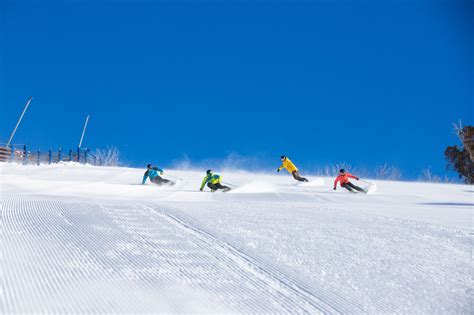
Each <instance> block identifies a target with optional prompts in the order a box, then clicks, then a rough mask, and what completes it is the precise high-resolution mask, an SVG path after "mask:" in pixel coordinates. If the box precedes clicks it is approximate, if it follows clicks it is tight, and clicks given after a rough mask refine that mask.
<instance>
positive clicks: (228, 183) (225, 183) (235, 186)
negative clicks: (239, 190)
mask: <svg viewBox="0 0 474 315" xmlns="http://www.w3.org/2000/svg"><path fill="white" fill-rule="evenodd" d="M222 183H223V184H225V185H229V186H232V187H238V186H235V185H232V184H229V183H226V182H222Z"/></svg>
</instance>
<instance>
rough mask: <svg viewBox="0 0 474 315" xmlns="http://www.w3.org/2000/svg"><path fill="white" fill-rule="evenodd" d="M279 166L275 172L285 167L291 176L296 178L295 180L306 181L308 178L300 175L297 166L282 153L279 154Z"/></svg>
mask: <svg viewBox="0 0 474 315" xmlns="http://www.w3.org/2000/svg"><path fill="white" fill-rule="evenodd" d="M281 162H282V164H281V166H280V167H279V168H278V169H277V172H279V171H281V170H282V169H283V168H285V169H286V170H287V171H288V173H290V174H291V175H293V178H294V179H296V180H297V181H300V182H308V180H307V179H306V178H304V177H301V175H300V173H299V172H298V168H297V167H296V166H295V164H293V162H291V160H290V159H289V158H287V157H286V156H284V155H282V156H281Z"/></svg>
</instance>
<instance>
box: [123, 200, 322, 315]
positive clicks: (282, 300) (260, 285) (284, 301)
mask: <svg viewBox="0 0 474 315" xmlns="http://www.w3.org/2000/svg"><path fill="white" fill-rule="evenodd" d="M142 209H146V210H147V211H146V213H147V214H146V215H147V216H148V217H149V216H150V212H151V211H150V210H151V209H150V208H144V207H142ZM153 214H154V215H153V216H152V217H151V219H152V220H153V219H154V220H158V221H159V222H160V223H161V225H163V223H164V224H165V225H167V226H169V227H171V228H172V229H173V230H174V231H173V233H177V232H185V234H186V239H188V240H189V239H190V236H191V238H195V240H192V241H193V243H195V245H197V246H198V247H199V251H198V252H203V251H204V252H208V253H210V254H211V255H212V259H208V260H217V261H218V262H219V263H220V264H221V265H222V266H225V269H229V270H228V271H226V273H229V271H231V272H232V273H233V274H234V275H236V276H237V279H235V280H233V281H238V282H239V283H248V284H251V285H252V286H254V287H255V288H256V289H257V292H260V294H261V293H262V292H264V293H265V294H266V295H269V298H271V303H273V304H277V305H280V311H279V312H282V311H283V312H285V313H288V312H295V311H297V312H298V313H301V312H303V313H309V312H312V313H314V312H315V311H316V310H315V309H310V311H308V310H307V306H305V305H300V304H298V303H297V302H295V301H293V299H291V298H289V297H287V296H281V294H279V291H278V290H277V289H275V288H272V287H268V286H267V283H264V282H262V281H260V279H255V278H254V277H253V274H249V273H248V272H247V270H243V269H242V268H240V266H237V265H235V264H233V263H232V262H229V260H228V257H227V256H222V255H220V253H214V251H215V248H214V247H212V246H209V245H210V244H208V243H207V242H203V241H202V239H201V238H200V237H197V236H199V235H195V234H194V233H189V232H190V231H189V230H187V229H184V230H183V228H182V226H180V225H177V224H176V223H175V222H173V221H170V220H169V218H168V217H166V216H161V215H160V214H158V216H157V214H156V212H155V211H154V210H153ZM149 218H150V217H149ZM121 219H122V220H123V219H124V218H123V217H122V218H121ZM126 221H127V220H125V222H126ZM155 222H156V221H155ZM127 226H129V225H128V224H127ZM132 229H133V227H132ZM176 230H178V231H176ZM178 234H180V233H178ZM134 235H139V233H138V234H137V233H134ZM166 246H168V244H166ZM182 254H183V255H182V256H183V257H188V258H189V260H190V262H191V263H194V262H196V261H199V260H202V258H200V257H199V255H196V254H193V253H184V252H183V253H182ZM168 258H171V257H168ZM180 260H182V258H180ZM183 263H184V262H183V261H176V266H180V268H183V266H182V265H183ZM206 268H209V269H212V266H205V267H204V269H206ZM183 271H186V269H183ZM200 271H202V270H200ZM204 272H206V270H204ZM191 276H192V275H191ZM234 278H235V276H234ZM227 287H228V286H226V287H224V288H223V289H224V290H225V291H226V295H228V297H232V296H233V295H235V294H237V295H242V292H238V291H237V292H236V291H235V289H234V288H233V287H230V288H227ZM221 290H222V289H220V290H219V291H215V290H213V288H211V291H213V292H214V293H215V294H222V291H221ZM236 307H238V308H237V310H238V311H239V312H240V311H243V312H251V313H262V312H264V313H267V312H269V310H268V309H267V308H265V307H264V308H262V307H261V306H255V305H251V304H249V305H236ZM247 307H248V309H246V308H247Z"/></svg>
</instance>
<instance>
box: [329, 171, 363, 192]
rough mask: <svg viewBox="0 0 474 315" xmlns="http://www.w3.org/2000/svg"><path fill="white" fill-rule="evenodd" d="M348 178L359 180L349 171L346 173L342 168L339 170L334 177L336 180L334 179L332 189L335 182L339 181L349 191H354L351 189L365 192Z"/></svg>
mask: <svg viewBox="0 0 474 315" xmlns="http://www.w3.org/2000/svg"><path fill="white" fill-rule="evenodd" d="M349 178H353V179H355V180H359V177H356V176H354V175H352V174H350V173H346V171H345V170H344V169H341V170H339V176H337V177H336V180H335V181H334V190H336V187H337V183H338V182H341V187H344V188H345V189H347V190H349V191H350V192H354V190H353V189H355V190H357V191H360V192H364V193H366V192H367V191H365V190H364V189H362V188H360V187H359V186H356V185H354V184H353V183H351V182H350V181H349Z"/></svg>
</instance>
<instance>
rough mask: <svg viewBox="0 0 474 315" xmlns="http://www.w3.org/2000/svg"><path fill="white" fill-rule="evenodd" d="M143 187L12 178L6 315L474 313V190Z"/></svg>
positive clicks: (98, 172)
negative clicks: (365, 191)
mask: <svg viewBox="0 0 474 315" xmlns="http://www.w3.org/2000/svg"><path fill="white" fill-rule="evenodd" d="M143 172H144V170H140V169H130V168H99V167H92V166H83V165H76V164H63V165H51V166H41V167H37V166H22V165H13V164H0V175H1V185H0V188H1V189H0V191H1V203H0V210H1V225H0V231H1V243H0V244H1V249H2V251H1V255H0V260H1V269H0V276H1V279H2V286H1V291H0V296H1V302H0V312H1V313H26V312H36V313H38V312H43V313H46V312H56V313H65V312H68V313H105V312H107V313H117V312H121V313H132V312H133V313H139V312H141V313H144V312H148V313H157V312H206V313H209V312H239V313H372V314H380V313H410V314H412V313H425V314H428V313H429V314H432V313H444V314H446V313H451V314H468V313H472V312H473V298H474V296H473V295H474V294H473V292H474V290H473V284H474V280H473V265H472V263H473V262H472V235H473V231H472V218H473V216H472V214H473V203H474V200H473V199H474V198H473V197H474V190H473V189H472V187H470V186H465V185H446V184H425V183H403V182H381V181H380V182H377V183H376V184H377V186H376V188H377V189H376V190H375V191H374V192H373V193H371V194H369V195H360V194H350V193H347V192H345V191H342V190H338V191H336V192H334V191H330V188H331V185H332V179H327V178H325V179H317V178H313V181H312V182H311V183H308V184H302V185H301V184H300V185H298V184H296V183H295V182H294V181H293V180H292V178H291V177H290V176H289V175H287V174H284V175H283V174H279V175H264V174H259V175H255V174H250V173H245V172H240V171H225V172H223V175H224V181H229V182H231V183H233V184H236V185H238V186H240V188H238V189H235V190H233V191H231V192H229V193H227V194H224V193H210V192H199V191H198V188H199V185H200V182H201V180H202V176H203V175H204V174H203V172H196V171H191V170H186V171H180V170H176V171H171V170H170V171H169V173H170V174H172V175H174V176H178V177H181V178H183V179H184V180H183V181H180V182H179V183H178V184H177V185H176V186H174V187H156V186H154V185H152V184H147V185H144V186H143V185H140V182H141V177H142V175H143Z"/></svg>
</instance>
